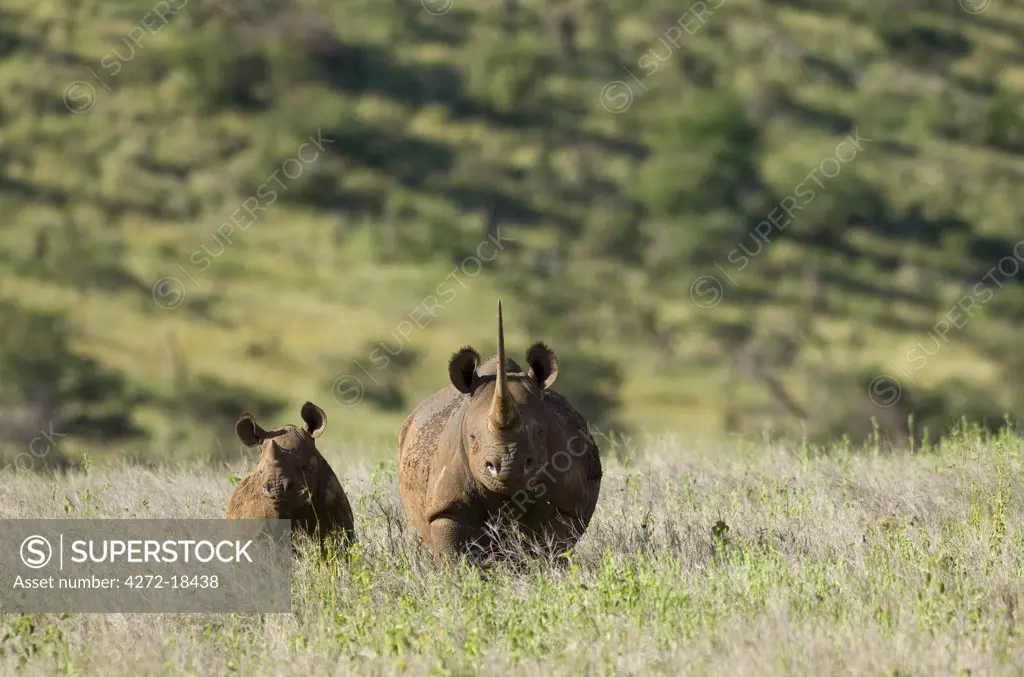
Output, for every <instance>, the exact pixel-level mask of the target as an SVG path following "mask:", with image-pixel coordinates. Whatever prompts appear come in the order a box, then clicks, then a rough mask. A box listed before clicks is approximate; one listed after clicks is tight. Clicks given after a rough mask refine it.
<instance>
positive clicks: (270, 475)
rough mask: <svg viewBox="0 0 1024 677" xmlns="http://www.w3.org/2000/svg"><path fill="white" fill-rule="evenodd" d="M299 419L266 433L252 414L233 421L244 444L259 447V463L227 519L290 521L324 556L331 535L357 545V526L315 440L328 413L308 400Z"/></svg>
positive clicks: (241, 486) (237, 491) (240, 489)
mask: <svg viewBox="0 0 1024 677" xmlns="http://www.w3.org/2000/svg"><path fill="white" fill-rule="evenodd" d="M301 416H302V420H303V421H304V422H305V425H304V426H303V427H302V428H299V427H296V426H294V425H291V424H289V425H285V426H283V427H281V428H278V429H276V430H270V431H267V430H264V429H263V428H261V427H260V425H259V424H258V423H256V421H255V420H254V419H253V417H252V416H251V415H250V414H248V413H246V414H242V416H241V417H240V418H239V419H238V421H237V422H236V423H235V434H237V435H238V439H240V440H241V441H242V443H243V444H244V445H245V446H247V447H254V446H256V445H259V446H260V459H259V462H258V463H257V464H256V469H255V470H254V471H253V472H251V473H249V474H248V475H246V476H245V477H244V478H243V479H242V481H241V482H239V483H238V486H237V487H235V492H234V493H233V494H232V495H231V498H230V500H228V506H227V518H228V519H289V520H291V521H292V529H293V531H294V530H295V529H298V530H299V531H303V532H305V533H307V534H309V535H310V536H312V537H314V538H315V539H316V540H317V541H318V542H319V544H320V547H321V552H323V551H324V550H323V549H324V542H325V539H326V538H327V537H329V536H333V535H338V536H341V537H342V538H343V539H346V540H347V542H349V543H353V542H355V524H354V520H353V516H352V507H351V505H349V502H348V497H347V496H346V495H345V491H344V490H343V489H342V488H341V483H340V482H338V477H337V476H336V475H335V474H334V470H332V469H331V466H330V464H328V463H327V461H326V459H324V457H323V456H321V455H320V452H319V451H318V450H317V448H316V442H315V440H316V438H317V437H320V435H321V434H322V433H323V431H324V429H325V428H326V427H327V422H326V420H327V419H326V415H325V414H324V411H323V409H321V408H320V407H318V406H316V405H315V404H313V403H312V402H306V403H305V404H304V405H302V410H301ZM343 543H344V541H343Z"/></svg>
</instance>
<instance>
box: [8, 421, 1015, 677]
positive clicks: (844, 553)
mask: <svg viewBox="0 0 1024 677" xmlns="http://www.w3.org/2000/svg"><path fill="white" fill-rule="evenodd" d="M1022 451H1024V444H1022V443H1021V441H1020V438H1019V437H1017V436H1015V435H1012V434H1007V435H1002V436H1000V437H997V438H984V437H982V436H980V435H979V434H978V433H977V432H973V433H972V432H968V433H963V434H959V435H957V436H956V437H955V438H953V439H950V440H946V441H944V442H943V444H942V445H941V446H939V447H935V448H932V449H930V450H929V451H928V452H926V453H915V454H909V453H896V454H891V455H885V454H883V455H879V454H876V453H874V452H873V451H872V450H871V449H870V448H868V449H865V450H850V449H846V448H841V447H839V448H835V449H832V450H831V451H830V453H828V454H823V453H821V452H822V450H820V449H808V448H804V449H799V448H789V447H783V446H775V445H768V446H766V445H765V444H763V443H748V442H736V443H735V444H733V445H730V446H721V447H695V446H693V445H690V444H686V443H682V442H680V441H678V440H676V439H673V438H660V439H653V440H650V441H648V442H647V443H645V444H644V446H643V447H642V448H640V449H635V450H634V452H635V458H634V460H633V461H632V462H630V463H629V464H628V465H627V466H623V465H621V464H619V463H615V462H609V463H606V471H607V472H606V475H605V479H604V481H603V484H602V491H601V499H600V502H599V504H598V509H597V513H596V515H595V518H594V521H593V523H592V526H591V528H590V529H589V531H588V532H587V534H586V535H585V536H584V538H583V539H582V540H581V542H580V543H579V546H578V547H577V549H576V551H575V552H574V554H573V556H572V557H571V559H570V562H569V564H568V566H566V567H555V566H552V565H550V564H548V563H545V562H536V563H535V564H533V565H532V566H531V567H530V568H529V569H528V570H526V571H513V570H511V569H502V568H499V569H497V570H495V571H493V572H492V574H491V576H490V577H489V578H488V579H486V580H485V579H483V578H482V577H481V576H480V574H479V573H478V572H476V570H474V569H471V568H467V567H448V566H444V565H441V564H440V563H438V562H436V561H435V560H433V559H432V558H431V557H430V556H428V555H427V553H426V552H425V550H424V549H423V547H422V546H421V545H420V543H419V540H418V537H417V536H416V534H415V532H414V531H413V530H412V528H411V526H410V525H408V523H407V521H406V519H405V517H404V513H403V512H402V510H401V507H400V504H399V502H398V498H397V493H396V489H395V475H394V473H395V469H394V463H392V462H384V463H382V464H379V465H376V466H372V465H369V464H367V463H365V462H360V461H355V460H353V459H351V458H349V457H348V456H347V455H345V454H338V455H334V454H331V455H329V458H330V460H331V461H332V463H333V464H334V467H335V469H336V470H338V473H339V476H340V477H342V478H343V485H344V486H345V488H346V491H347V492H348V493H349V495H350V498H351V499H352V503H353V507H354V509H355V512H356V528H357V531H358V536H359V539H360V543H359V545H358V546H357V548H356V549H355V550H354V551H353V552H352V556H353V557H352V560H351V561H349V562H347V563H333V564H331V565H329V566H327V567H318V566H316V565H315V564H314V562H313V561H312V560H310V559H308V558H305V557H303V558H301V559H300V560H299V561H298V562H297V563H296V566H295V570H294V573H293V576H294V577H293V611H292V613H291V614H271V615H267V616H265V617H260V616H258V615H255V616H254V615H232V614H224V615H213V614H210V615H196V616H190V615H145V616H131V615H123V616H122V615H87V614H86V615H62V616H58V615H31V616H25V615H18V614H13V613H9V614H5V615H3V616H2V617H0V671H2V672H3V673H4V674H18V675H24V676H26V677H28V676H31V675H47V676H49V675H54V674H57V675H113V676H116V675H129V674H131V675H134V674H163V675H201V676H206V675H211V676H212V675H218V676H220V675H232V674H275V675H282V676H289V675H303V674H318V673H325V674H394V673H397V672H403V673H404V674H414V675H418V674H424V675H427V674H431V675H469V674H480V673H481V672H488V673H499V674H504V673H510V674H523V673H527V674H552V675H584V674H587V675H639V674H664V675H678V674H694V675H721V674H736V675H745V674H758V675H774V674H778V675H783V674H786V675H823V674H830V675H842V674H850V675H854V674H877V675H922V676H923V675H967V674H972V675H981V674H984V675H1013V674H1018V673H1019V666H1020V665H1021V664H1022V662H1024V641H1022V639H1021V637H1022V635H1021V628H1020V623H1021V620H1020V618H1019V615H1020V605H1021V602H1022V601H1024V583H1022V581H1024V502H1022V500H1024V493H1022V490H1024V485H1022V483H1021V478H1022V477H1024V456H1022ZM240 470H244V469H243V468H239V467H231V468H225V469H223V470H221V471H214V470H212V469H210V468H209V467H208V466H204V467H197V466H180V465H179V466H169V467H167V468H164V469H160V470H144V469H140V468H137V467H131V466H121V467H117V468H104V467H99V468H92V469H90V470H89V471H88V473H87V474H83V473H77V474H71V475H67V476H64V477H56V478H47V477H45V476H17V477H15V476H12V475H4V476H3V477H2V480H0V488H2V489H0V491H2V495H0V498H2V502H0V505H2V506H3V508H2V509H0V517H2V518H64V517H72V518H75V517H116V518H128V519H133V518H154V517H178V518H186V517H192V518H198V517H218V516H220V515H222V511H223V506H224V505H225V503H226V500H227V497H228V495H229V493H230V491H231V486H230V484H229V482H228V478H229V476H230V475H231V474H236V473H238V472H239V471H240Z"/></svg>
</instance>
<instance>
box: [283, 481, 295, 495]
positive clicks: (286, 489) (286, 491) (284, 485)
mask: <svg viewBox="0 0 1024 677" xmlns="http://www.w3.org/2000/svg"><path fill="white" fill-rule="evenodd" d="M291 483H292V482H291V480H281V492H282V493H285V494H287V493H288V487H289V486H290V485H291Z"/></svg>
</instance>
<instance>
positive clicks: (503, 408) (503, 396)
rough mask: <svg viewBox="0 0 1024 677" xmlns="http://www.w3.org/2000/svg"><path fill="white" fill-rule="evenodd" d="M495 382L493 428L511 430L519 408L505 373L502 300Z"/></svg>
mask: <svg viewBox="0 0 1024 677" xmlns="http://www.w3.org/2000/svg"><path fill="white" fill-rule="evenodd" d="M497 375H498V377H497V381H496V382H495V384H494V386H495V387H494V399H493V400H492V401H491V414H490V417H489V419H488V421H489V422H490V426H491V429H492V430H509V429H510V428H514V427H515V426H517V425H518V424H519V409H518V408H517V407H516V403H515V402H513V401H512V394H511V393H510V392H509V390H508V375H507V374H505V327H504V323H503V321H502V317H501V301H498V372H497Z"/></svg>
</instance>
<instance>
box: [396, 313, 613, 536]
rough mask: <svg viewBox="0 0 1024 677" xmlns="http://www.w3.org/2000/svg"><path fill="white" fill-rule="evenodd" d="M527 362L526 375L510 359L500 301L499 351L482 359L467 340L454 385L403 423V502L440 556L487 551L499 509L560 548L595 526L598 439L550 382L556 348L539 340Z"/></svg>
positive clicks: (454, 362) (525, 531)
mask: <svg viewBox="0 0 1024 677" xmlns="http://www.w3.org/2000/svg"><path fill="white" fill-rule="evenodd" d="M526 363H527V365H528V366H529V371H528V372H526V373H524V372H523V370H522V369H521V368H520V366H519V365H518V364H516V363H515V362H514V361H512V360H511V359H507V358H506V357H505V336H504V328H503V326H502V314H501V302H500V301H499V302H498V354H497V356H495V357H491V358H490V359H488V360H487V361H485V362H482V363H481V361H480V355H479V354H478V353H477V352H476V351H475V350H474V349H473V348H471V347H465V348H462V349H461V350H460V351H459V352H457V353H455V354H454V355H453V356H452V358H451V360H450V361H449V364H448V375H449V377H450V379H451V385H450V386H448V387H446V388H444V389H443V390H440V391H438V392H436V393H434V394H433V395H431V396H430V397H428V398H427V399H426V400H424V401H423V402H422V403H421V404H420V405H419V406H418V407H417V408H416V409H415V410H414V411H413V412H412V413H411V414H410V415H409V417H408V418H407V419H406V420H405V423H404V424H403V425H402V429H401V432H400V433H399V441H398V444H399V452H400V460H399V471H398V480H399V492H400V494H401V499H402V505H403V506H404V508H405V511H406V513H407V514H408V516H409V518H410V520H411V521H412V523H413V525H414V526H415V527H416V530H417V531H418V532H419V534H420V536H421V537H422V538H423V540H424V541H425V542H426V543H427V545H428V546H429V547H430V549H431V550H433V551H434V552H436V553H438V554H448V553H451V554H455V553H467V552H468V551H469V550H470V549H471V547H472V546H474V545H475V546H478V547H479V548H481V549H482V551H483V552H484V553H486V552H487V551H488V550H489V549H490V548H491V546H493V545H495V539H494V538H493V536H494V533H495V531H494V529H492V528H489V525H490V526H494V525H496V524H497V523H500V522H501V520H496V519H495V518H497V517H499V515H500V516H501V517H502V519H507V518H508V517H511V518H512V520H513V521H514V522H515V523H517V525H518V529H519V531H520V533H521V534H522V535H524V536H526V537H527V538H528V539H529V540H530V541H532V542H533V543H534V544H536V545H539V546H541V547H542V548H543V549H544V551H546V552H547V553H549V554H556V555H557V554H561V553H564V552H565V551H567V550H568V549H569V548H571V547H572V546H573V545H575V544H576V542H577V541H578V540H579V538H580V537H581V536H582V535H583V532H584V531H585V530H586V528H587V526H588V525H589V524H590V519H591V517H592V516H593V514H594V508H595V507H596V505H597V498H598V493H599V492H600V488H601V460H600V458H599V456H598V448H597V445H596V444H595V442H594V440H593V438H592V437H591V435H590V434H589V432H588V430H587V423H586V421H585V420H584V419H583V417H582V416H581V415H580V414H579V413H578V412H577V411H576V410H575V409H574V408H573V407H572V405H571V404H569V402H568V401H567V400H566V399H565V398H563V397H562V396H561V395H559V394H558V393H556V392H554V391H552V390H551V389H550V387H551V384H552V383H554V381H555V378H556V376H557V375H558V362H557V359H556V357H555V354H554V352H553V351H552V350H551V349H550V348H548V347H547V346H546V345H544V344H543V343H535V344H533V345H532V346H530V348H529V350H527V352H526ZM498 365H504V368H503V369H499V368H498ZM479 552H480V551H477V553H478V554H479Z"/></svg>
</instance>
